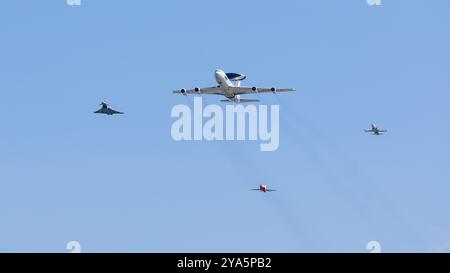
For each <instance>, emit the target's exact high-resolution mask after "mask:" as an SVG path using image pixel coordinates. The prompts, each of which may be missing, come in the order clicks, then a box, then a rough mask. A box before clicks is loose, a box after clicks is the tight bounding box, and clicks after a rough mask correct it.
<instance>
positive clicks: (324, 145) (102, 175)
mask: <svg viewBox="0 0 450 273" xmlns="http://www.w3.org/2000/svg"><path fill="white" fill-rule="evenodd" d="M449 12H450V2H449V1H447V0H433V1H424V0H422V1H420V0H416V1H406V0H395V1H394V0H383V1H382V5H381V6H369V5H368V4H367V3H366V1H365V0H351V1H332V0H328V1H327V0H321V1H299V0H292V1H287V0H286V1H264V0H262V1H258V3H257V4H256V2H254V1H237V0H231V1H225V2H223V1H222V2H221V1H206V0H202V1H172V0H171V1H144V0H139V1H106V0H95V1H94V0H82V3H81V6H79V7H70V6H68V5H67V4H66V3H65V1H64V0H58V1H55V0H54V1H44V0H41V1H35V0H33V1H31V0H29V1H25V0H22V1H4V3H2V8H1V9H0V25H1V27H0V35H1V43H0V94H1V98H0V185H1V191H0V215H1V219H2V220H1V225H0V251H2V252H7V251H8V252H9V251H13V252H24V251H31V252H64V251H66V249H65V246H66V243H67V242H68V241H71V240H76V241H79V242H80V243H81V247H82V251H84V252H99V251H102V252H116V251H120V252H141V251H142V252H311V251H312V252H330V251H331V252H334V251H336V252H367V250H366V244H367V242H369V241H371V240H377V241H379V242H380V244H381V246H382V251H385V252H398V251H406V252H417V251H420V252H435V251H443V252H448V251H450V217H448V215H449V209H450V198H448V194H449V193H450V170H449V168H448V166H449V165H450V145H448V139H450V123H449V122H448V117H449V114H450V110H449V109H450V108H449V107H448V102H449V99H450V95H449V87H450V77H448V75H449V70H450V52H449V48H450V17H449V16H448V14H449ZM218 67H220V68H222V69H224V70H225V71H228V72H240V73H245V74H246V75H247V79H246V80H245V82H243V84H245V85H250V86H253V85H256V86H281V87H295V88H297V90H298V91H297V92H296V93H289V94H280V95H278V97H275V96H274V95H272V94H263V95H260V97H261V98H262V103H263V104H280V116H281V117H280V147H279V149H278V150H277V151H275V152H267V153H263V152H260V151H259V143H258V142H248V141H243V142H183V141H182V142H175V141H173V140H172V138H171V136H170V127H171V125H172V123H173V121H174V119H173V118H171V117H170V111H171V109H172V107H173V106H174V105H177V104H180V103H181V104H189V103H192V97H191V98H189V99H186V98H185V97H182V96H176V95H173V94H171V90H173V89H179V88H183V87H184V88H192V87H196V86H200V87H202V86H211V85H214V84H215V83H214V78H213V72H214V69H216V68H218ZM219 99H220V98H217V97H211V96H210V97H205V101H206V102H207V103H216V102H217V101H218V100H219ZM101 100H107V101H108V102H110V103H111V104H112V105H113V106H114V108H116V109H117V110H121V111H124V112H126V114H125V115H123V116H113V117H109V116H101V115H94V114H93V113H92V112H93V111H95V110H97V108H98V103H99V102H100V101H101ZM371 122H376V123H378V124H379V125H380V126H381V127H383V128H386V129H388V130H389V133H388V134H387V135H385V136H380V137H373V136H370V135H368V134H365V133H364V131H363V130H364V129H366V128H367V127H368V126H369V124H370V123H371ZM261 183H267V184H268V185H269V186H271V187H274V188H276V189H278V191H277V192H275V193H271V194H259V193H256V192H251V191H249V190H248V189H250V188H253V187H255V186H258V185H259V184H261Z"/></svg>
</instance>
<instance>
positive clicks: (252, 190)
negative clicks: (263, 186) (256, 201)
mask: <svg viewBox="0 0 450 273" xmlns="http://www.w3.org/2000/svg"><path fill="white" fill-rule="evenodd" d="M250 190H251V191H259V190H260V189H250Z"/></svg>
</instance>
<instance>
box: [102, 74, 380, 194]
mask: <svg viewBox="0 0 450 273" xmlns="http://www.w3.org/2000/svg"><path fill="white" fill-rule="evenodd" d="M214 78H215V80H216V83H217V85H216V86H212V87H205V88H199V87H195V88H193V89H184V88H182V89H180V90H175V91H173V93H174V94H182V95H184V96H186V95H188V94H196V95H203V94H210V95H220V96H224V97H225V99H223V100H221V101H222V102H233V103H237V104H238V103H242V102H258V101H259V100H258V99H247V98H241V95H244V94H258V93H273V94H275V93H277V92H293V91H296V90H295V89H294V88H276V87H256V86H253V87H245V86H241V81H243V80H245V79H246V78H247V77H246V76H245V75H243V74H240V73H225V72H224V71H223V70H221V69H216V70H215V72H214ZM233 82H235V84H234V83H233ZM100 106H101V108H100V109H99V110H97V111H95V112H94V113H96V114H105V115H108V116H112V115H117V114H124V112H119V111H116V110H114V109H112V108H110V107H109V105H108V104H107V103H105V102H103V101H102V102H101V103H100ZM364 131H365V132H367V133H372V135H377V136H378V135H382V134H383V133H386V132H387V130H383V129H380V128H378V126H377V125H376V124H375V123H372V124H371V128H370V129H368V130H364ZM251 190H252V191H258V192H262V193H267V192H273V191H276V189H271V188H268V187H267V185H265V184H261V185H259V188H255V189H251Z"/></svg>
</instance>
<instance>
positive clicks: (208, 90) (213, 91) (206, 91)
mask: <svg viewBox="0 0 450 273" xmlns="http://www.w3.org/2000/svg"><path fill="white" fill-rule="evenodd" d="M173 93H174V94H183V92H181V90H174V91H173ZM184 94H215V95H223V93H222V91H221V90H220V88H218V87H217V86H213V87H206V88H199V91H198V92H196V91H195V89H186V93H184Z"/></svg>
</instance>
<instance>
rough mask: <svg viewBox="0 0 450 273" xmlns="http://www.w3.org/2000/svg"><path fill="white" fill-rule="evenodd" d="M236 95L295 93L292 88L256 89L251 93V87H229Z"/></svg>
mask: <svg viewBox="0 0 450 273" xmlns="http://www.w3.org/2000/svg"><path fill="white" fill-rule="evenodd" d="M231 88H232V89H233V91H234V93H235V94H236V95H240V94H252V93H256V92H258V93H269V92H289V91H295V89H294V88H265V87H257V88H256V91H253V89H252V88H253V87H244V86H233V87H231Z"/></svg>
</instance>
